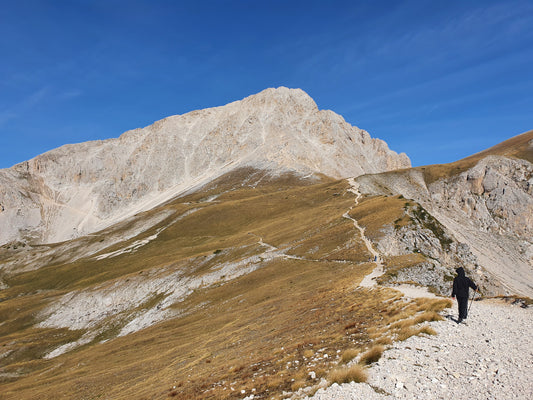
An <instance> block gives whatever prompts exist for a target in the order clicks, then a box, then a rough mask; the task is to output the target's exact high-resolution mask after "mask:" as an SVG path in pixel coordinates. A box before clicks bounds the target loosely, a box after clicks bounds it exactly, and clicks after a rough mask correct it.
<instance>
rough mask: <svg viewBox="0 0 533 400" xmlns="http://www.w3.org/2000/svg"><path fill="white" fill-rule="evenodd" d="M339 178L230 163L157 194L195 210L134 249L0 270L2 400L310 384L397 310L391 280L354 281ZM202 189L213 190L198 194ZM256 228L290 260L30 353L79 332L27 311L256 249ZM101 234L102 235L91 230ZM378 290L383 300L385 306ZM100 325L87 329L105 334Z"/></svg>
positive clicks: (227, 392)
mask: <svg viewBox="0 0 533 400" xmlns="http://www.w3.org/2000/svg"><path fill="white" fill-rule="evenodd" d="M258 180H261V183H260V184H259V185H258V186H256V187H255V188H254V187H253V184H254V182H257V181H258ZM243 183H246V184H243ZM249 184H252V186H249ZM347 188H348V185H347V183H346V182H344V181H338V182H331V181H323V182H321V183H312V182H305V183H302V182H301V181H298V180H296V179H295V178H294V177H291V176H284V177H280V178H276V179H273V178H269V177H268V176H265V175H263V174H261V173H259V172H256V171H246V170H243V171H239V172H238V173H236V174H233V175H230V176H227V177H224V178H222V179H220V180H218V181H217V182H214V183H213V184H212V185H210V186H209V187H206V188H204V189H203V190H202V191H201V192H198V193H194V194H190V195H189V196H185V197H182V198H180V199H177V200H175V201H173V202H169V203H168V204H166V205H164V208H166V209H172V210H175V212H176V214H175V215H183V213H184V212H186V211H188V210H193V209H195V210H196V211H195V212H194V213H192V214H190V215H188V216H186V217H184V218H182V219H180V220H179V221H175V219H173V218H174V217H173V216H171V217H169V218H168V219H167V220H166V221H164V222H162V223H161V224H159V225H157V226H155V227H153V228H152V229H151V230H149V231H147V232H146V233H143V234H142V235H141V236H142V237H146V236H149V235H151V234H153V233H154V232H155V231H156V230H157V229H158V228H160V227H163V226H167V228H166V230H164V231H163V232H162V233H161V234H160V235H159V236H158V238H157V239H156V240H154V241H152V242H150V243H149V244H147V245H145V246H144V247H141V248H140V249H139V250H137V251H136V252H135V253H131V254H123V255H121V256H118V257H114V258H106V259H103V260H100V261H98V260H96V259H94V258H84V259H80V260H78V261H75V262H72V263H68V262H67V263H56V264H54V263H51V264H49V265H47V266H45V267H43V268H40V269H38V270H35V271H30V272H24V273H20V274H18V275H11V276H4V277H3V279H4V281H5V282H6V283H7V284H8V285H9V286H10V288H9V289H7V290H4V291H1V292H0V295H1V296H2V297H1V299H2V300H3V301H1V302H0V320H1V321H2V323H0V379H2V380H0V382H2V383H0V391H1V392H2V396H3V397H2V398H6V399H33V398H50V399H52V398H54V399H55V398H79V399H92V398H113V399H132V398H133V399H141V398H146V399H153V398H167V397H174V398H183V399H190V398H199V399H202V398H206V399H207V398H217V399H218V398H220V399H222V398H240V397H242V395H241V394H240V390H246V391H247V392H246V393H247V394H250V393H251V390H252V389H253V388H255V389H256V390H257V392H256V393H260V394H261V396H260V397H258V398H266V397H269V396H270V395H275V394H279V393H281V391H283V390H291V389H297V388H298V387H299V386H304V385H309V384H312V382H311V381H310V380H309V378H308V372H309V371H311V370H313V371H315V372H316V373H317V375H318V376H319V377H320V376H325V375H326V372H327V370H328V369H330V368H331V367H332V365H335V364H336V361H333V363H332V362H331V361H332V360H335V357H336V356H338V353H337V351H342V350H344V349H350V348H365V347H368V346H369V345H370V344H371V343H372V341H373V340H378V339H380V338H382V337H381V336H383V335H385V336H386V335H387V330H386V328H385V326H386V325H387V324H388V323H389V322H390V317H391V316H392V315H394V314H395V313H397V312H398V307H399V306H398V303H397V302H395V301H392V300H395V299H396V298H397V294H396V293H395V292H393V291H388V290H385V289H381V290H374V291H372V293H370V292H369V291H368V290H362V289H354V288H355V286H356V285H357V283H358V282H359V281H360V280H361V279H362V277H363V276H364V275H366V274H367V273H369V272H370V271H371V269H372V268H373V267H374V265H373V264H371V263H368V260H369V258H370V254H369V253H368V251H367V250H366V248H365V247H364V246H363V245H362V244H361V242H360V240H358V239H357V236H356V235H355V231H354V228H353V224H352V222H351V221H350V220H348V219H346V218H343V217H342V214H343V213H344V212H345V211H347V210H348V209H349V208H350V207H351V206H352V205H353V195H352V194H351V193H349V192H347V191H346V189H347ZM214 195H217V196H218V197H217V198H216V199H215V201H212V202H205V199H206V198H209V197H210V196H214ZM377 201H386V202H394V199H392V200H391V199H388V200H387V199H385V200H383V199H381V200H380V199H378V200H377ZM397 203H398V206H399V207H400V206H401V204H402V202H401V201H399V200H398V201H397ZM378 206H379V205H378ZM378 208H379V207H378ZM381 209H383V210H384V208H383V207H381ZM388 209H389V211H387V212H386V213H385V215H382V216H379V217H376V215H377V214H376V215H374V217H370V216H368V214H369V212H370V211H365V210H362V214H366V218H367V219H368V218H377V222H375V223H374V225H375V226H376V228H374V229H377V226H378V225H379V224H383V223H390V222H391V221H394V219H395V218H397V215H396V214H398V213H399V211H398V212H396V211H390V210H391V209H394V207H389V208H388ZM355 210H356V209H355ZM369 210H371V211H373V210H375V207H374V208H372V207H371V208H370V209H369ZM152 212H157V210H154V211H152ZM148 214H149V213H148ZM145 215H147V214H145ZM360 217H361V218H362V219H363V220H364V219H365V215H360ZM139 218H143V215H140V216H139ZM366 223H367V225H368V226H371V225H373V223H371V222H370V221H366ZM370 231H372V229H370ZM258 237H260V238H262V240H263V241H264V242H265V243H268V244H270V245H273V246H276V247H279V248H284V249H287V254H292V255H295V256H299V257H302V258H303V259H284V258H276V259H274V260H272V261H270V262H264V263H263V265H262V267H261V268H260V269H258V270H256V271H254V272H252V273H249V274H247V275H244V276H241V277H240V278H237V279H234V280H232V281H230V282H227V283H225V284H222V283H220V284H215V285H213V286H210V287H204V288H200V289H198V290H196V291H195V292H194V293H193V294H192V295H191V296H189V297H188V298H186V299H185V300H184V301H183V302H179V303H177V304H175V305H174V307H176V308H177V309H179V310H183V311H184V314H183V316H182V317H180V318H176V319H172V320H169V321H165V322H162V323H160V324H156V325H154V326H152V327H150V328H147V329H144V330H142V331H139V332H137V333H134V334H130V335H127V336H125V337H120V338H116V339H113V340H109V341H107V342H104V343H100V342H98V341H94V342H93V343H90V344H88V345H85V346H82V347H80V348H78V349H76V350H74V351H71V352H69V353H66V354H64V355H61V356H59V357H56V358H54V359H51V360H44V359H42V356H43V355H44V354H45V353H46V352H48V351H50V349H53V348H55V347H57V346H58V345H60V344H63V343H68V342H70V341H72V340H75V339H77V338H79V337H80V336H81V335H82V334H83V332H80V331H69V330H66V329H37V328H35V327H34V324H35V322H36V316H37V315H38V312H39V310H41V309H42V308H43V307H44V306H45V305H46V304H47V302H49V301H53V300H54V299H57V298H58V297H59V296H60V295H62V294H64V293H67V292H69V291H72V290H80V289H86V288H94V287H96V286H98V285H108V284H111V283H113V282H115V281H121V280H125V279H128V278H129V277H132V276H134V275H138V274H140V273H145V272H148V273H150V272H153V271H159V270H162V269H163V268H166V269H169V268H170V269H174V270H177V269H180V268H187V266H188V265H190V264H193V263H195V262H196V261H197V260H198V259H200V258H202V257H205V256H208V255H213V254H216V257H215V258H213V259H212V260H211V262H209V263H206V264H204V265H203V267H202V268H199V269H196V270H191V272H190V273H191V274H194V275H201V274H203V273H206V272H207V271H208V270H209V269H211V268H213V267H216V265H217V263H220V262H224V261H229V260H238V259H240V258H242V257H243V256H244V255H245V253H246V254H250V253H252V254H254V253H259V252H260V249H259V248H260V247H261V246H260V245H259V244H258V243H257V241H258ZM102 239H104V240H105V235H103V236H100V237H95V238H94V240H102ZM137 239H139V238H138V237H137V238H132V239H131V240H129V241H127V242H125V243H121V244H120V245H115V246H113V247H111V248H108V249H106V250H105V251H103V253H105V252H109V251H113V250H118V249H120V248H123V247H125V246H126V245H128V244H130V243H132V242H133V241H135V240H137ZM387 299H388V300H391V301H389V302H387V303H385V300H387ZM401 304H403V302H402V303H401ZM400 308H405V309H406V310H407V311H405V317H407V316H409V315H412V314H413V313H415V312H417V311H419V310H422V309H423V308H424V307H423V306H420V305H416V304H405V305H401V306H400ZM113 329H114V330H113ZM113 329H111V328H110V331H109V332H106V333H104V334H103V335H101V337H100V338H102V337H105V338H113V337H114V335H115V334H116V329H115V328H113ZM369 330H371V332H369ZM376 332H382V333H380V334H376ZM380 335H381V336H380ZM324 354H328V355H329V357H328V358H324V357H323V355H324ZM319 355H320V357H319ZM296 361H298V363H296ZM288 363H289V364H288ZM231 387H233V388H234V389H236V391H232V390H231Z"/></svg>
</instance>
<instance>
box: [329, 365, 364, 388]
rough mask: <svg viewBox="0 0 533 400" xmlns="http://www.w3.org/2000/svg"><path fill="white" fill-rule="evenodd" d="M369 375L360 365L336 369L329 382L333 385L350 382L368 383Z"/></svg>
mask: <svg viewBox="0 0 533 400" xmlns="http://www.w3.org/2000/svg"><path fill="white" fill-rule="evenodd" d="M367 379H368V373H367V372H366V370H365V369H364V368H363V367H362V366H360V365H359V364H354V365H352V366H350V367H341V368H335V369H334V370H333V371H331V373H330V374H329V376H328V381H329V382H331V383H339V384H342V383H349V382H356V383H360V382H366V380H367Z"/></svg>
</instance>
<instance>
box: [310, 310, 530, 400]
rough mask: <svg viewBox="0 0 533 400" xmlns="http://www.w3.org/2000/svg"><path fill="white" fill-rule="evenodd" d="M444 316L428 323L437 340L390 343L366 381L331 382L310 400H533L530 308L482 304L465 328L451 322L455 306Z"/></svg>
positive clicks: (417, 337) (473, 313) (455, 311)
mask: <svg viewBox="0 0 533 400" xmlns="http://www.w3.org/2000/svg"><path fill="white" fill-rule="evenodd" d="M449 314H450V315H445V316H446V319H445V320H444V321H437V322H432V323H431V324H430V325H431V326H432V327H433V328H434V329H435V330H436V331H437V332H438V335H437V336H427V335H424V336H416V337H411V338H409V339H407V340H406V341H404V342H398V343H394V344H393V346H392V348H391V349H389V350H387V351H386V352H385V353H384V354H383V356H382V358H381V359H380V360H379V361H378V362H377V363H375V364H373V365H372V366H371V367H370V368H369V371H368V372H369V379H368V382H367V383H364V384H363V383H351V384H343V385H337V384H334V385H332V386H330V387H329V388H327V389H320V390H319V391H318V392H317V393H316V394H315V395H314V396H313V397H312V399H313V400H333V399H335V400H343V399H350V400H356V399H357V400H358V399H361V400H362V399H365V400H372V399H380V400H381V399H387V400H388V399H453V398H467V399H479V400H489V399H490V400H493V399H494V400H496V399H498V400H499V399H506V400H507V399H524V400H526V399H527V400H529V399H533V370H532V368H531V367H532V366H533V329H532V328H533V309H532V308H531V307H530V308H527V309H523V308H521V307H519V306H517V305H510V304H505V303H503V302H496V301H493V300H484V301H480V302H475V303H474V304H473V306H472V309H471V312H470V315H469V318H468V320H467V321H468V322H467V324H459V325H458V324H457V323H456V322H455V321H454V319H455V318H456V314H457V303H455V302H454V308H453V310H450V311H449ZM452 318H453V319H452Z"/></svg>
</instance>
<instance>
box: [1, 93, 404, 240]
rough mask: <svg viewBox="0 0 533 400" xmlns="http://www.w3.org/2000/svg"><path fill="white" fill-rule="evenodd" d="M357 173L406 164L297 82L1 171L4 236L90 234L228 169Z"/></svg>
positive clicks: (52, 237) (338, 174)
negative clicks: (323, 105) (294, 86)
mask: <svg viewBox="0 0 533 400" xmlns="http://www.w3.org/2000/svg"><path fill="white" fill-rule="evenodd" d="M243 166H251V167H254V168H259V169H268V170H270V171H272V172H273V173H279V172H283V171H292V172H295V173H298V174H306V175H308V174H324V175H327V176H330V177H333V178H343V177H349V176H359V175H362V174H366V173H374V172H382V171H389V170H393V169H397V168H405V167H409V166H410V161H409V158H408V157H407V156H406V155H405V154H400V155H398V154H396V153H395V152H393V151H391V150H389V148H388V146H387V145H386V143H385V142H383V141H381V140H379V139H372V138H371V137H370V135H369V134H368V133H367V132H365V131H363V130H361V129H358V128H357V127H354V126H351V125H350V124H348V123H347V122H346V121H344V119H343V118H342V117H341V116H339V115H337V114H335V113H334V112H332V111H321V110H319V109H318V107H317V105H316V103H315V102H314V101H313V99H311V97H309V95H307V94H306V93H305V92H304V91H302V90H300V89H288V88H285V87H280V88H277V89H266V90H264V91H262V92H260V93H258V94H256V95H253V96H249V97H247V98H245V99H243V100H240V101H236V102H233V103H230V104H227V105H225V106H221V107H214V108H209V109H205V110H198V111H192V112H190V113H187V114H184V115H175V116H171V117H168V118H165V119H162V120H160V121H157V122H155V123H154V124H152V125H150V126H148V127H145V128H142V129H135V130H132V131H128V132H126V133H124V134H123V135H121V136H120V137H119V138H117V139H109V140H104V141H94V142H86V143H80V144H75V145H66V146H63V147H60V148H58V149H55V150H52V151H49V152H47V153H45V154H42V155H40V156H38V157H36V158H34V159H32V160H30V161H27V162H24V163H22V164H19V165H17V166H15V167H13V168H11V169H8V170H1V171H0V204H2V205H3V207H4V208H5V211H4V212H2V213H1V214H0V221H1V222H2V225H3V226H8V228H7V229H2V231H1V232H0V243H6V242H8V241H11V240H16V239H20V238H21V237H23V236H28V235H29V236H31V237H33V238H34V239H35V240H37V242H57V241H62V240H67V239H71V238H73V237H77V236H80V235H83V234H87V233H91V232H95V231H97V230H100V229H103V228H105V227H107V226H109V225H111V224H113V223H116V222H118V221H120V220H122V219H124V218H126V217H128V216H131V215H133V214H135V213H137V212H139V211H142V210H147V209H150V208H152V207H154V206H156V205H157V204H160V203H161V202H164V201H166V200H168V199H170V198H172V197H174V196H176V195H178V194H179V193H182V192H184V191H186V190H190V189H191V188H193V187H198V186H199V185H202V184H205V183H207V182H209V181H211V180H212V179H214V178H216V177H217V176H220V175H221V174H223V173H226V172H228V171H230V170H232V169H235V168H239V167H243Z"/></svg>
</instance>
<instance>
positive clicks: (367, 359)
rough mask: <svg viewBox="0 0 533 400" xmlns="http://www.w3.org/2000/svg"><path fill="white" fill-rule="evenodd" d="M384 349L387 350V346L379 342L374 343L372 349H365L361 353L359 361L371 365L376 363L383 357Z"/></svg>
mask: <svg viewBox="0 0 533 400" xmlns="http://www.w3.org/2000/svg"><path fill="white" fill-rule="evenodd" d="M384 351H385V347H383V346H382V345H379V344H378V345H374V346H372V347H371V348H370V349H368V350H367V351H365V352H364V353H363V354H361V358H360V359H359V363H360V364H363V365H369V364H372V363H375V362H376V361H378V360H379V359H380V358H381V356H382V355H383V352H384Z"/></svg>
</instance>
